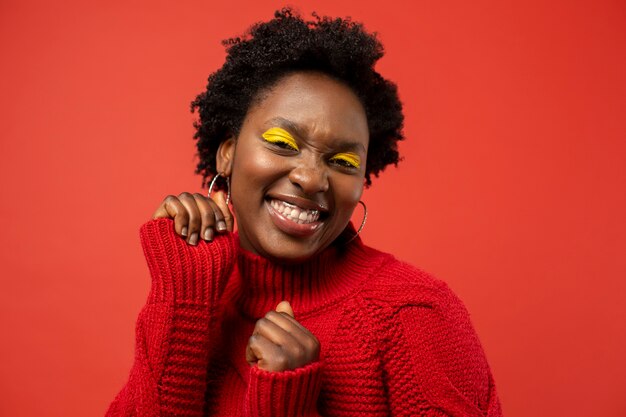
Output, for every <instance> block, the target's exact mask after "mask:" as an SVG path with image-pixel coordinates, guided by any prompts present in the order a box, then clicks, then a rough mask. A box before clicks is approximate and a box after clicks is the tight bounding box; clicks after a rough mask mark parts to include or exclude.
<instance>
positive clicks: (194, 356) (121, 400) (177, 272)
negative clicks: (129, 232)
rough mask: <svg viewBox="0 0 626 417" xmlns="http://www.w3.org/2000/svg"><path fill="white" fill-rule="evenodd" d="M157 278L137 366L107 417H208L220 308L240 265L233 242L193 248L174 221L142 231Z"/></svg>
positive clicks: (139, 328)
mask: <svg viewBox="0 0 626 417" xmlns="http://www.w3.org/2000/svg"><path fill="white" fill-rule="evenodd" d="M140 237H141V244H142V247H143V251H144V255H145V257H146V261H147V263H148V268H149V271H150V275H151V278H152V286H151V290H150V294H149V296H148V300H147V303H146V305H145V306H144V307H143V309H142V310H141V312H140V314H139V317H138V319H137V325H136V345H135V361H134V364H133V367H132V369H131V371H130V376H129V378H128V382H127V383H126V385H125V386H124V387H123V388H122V390H121V391H120V393H119V394H118V395H117V397H116V398H115V400H114V401H113V403H112V404H111V406H110V407H109V410H108V412H107V416H109V417H114V416H116V417H117V416H137V417H147V416H168V415H177V416H201V415H202V409H203V405H204V394H205V391H206V381H207V375H206V373H207V368H208V363H209V359H210V356H211V349H212V346H213V345H214V344H215V343H214V339H215V338H216V337H217V332H218V330H219V320H218V318H217V317H216V315H217V312H218V300H219V297H220V295H221V294H222V292H223V290H224V288H225V286H226V282H227V279H228V277H229V275H230V272H231V269H232V267H233V265H234V259H235V253H236V246H235V243H234V238H233V236H232V235H231V234H228V235H219V236H218V237H217V238H216V239H215V240H214V241H213V242H210V243H207V242H200V243H199V244H198V245H197V246H190V245H188V244H187V243H186V242H185V241H184V240H183V239H182V238H181V237H179V236H178V235H176V233H175V231H174V225H173V221H172V220H169V219H157V220H152V221H149V222H148V223H146V224H144V225H143V226H142V227H141V230H140Z"/></svg>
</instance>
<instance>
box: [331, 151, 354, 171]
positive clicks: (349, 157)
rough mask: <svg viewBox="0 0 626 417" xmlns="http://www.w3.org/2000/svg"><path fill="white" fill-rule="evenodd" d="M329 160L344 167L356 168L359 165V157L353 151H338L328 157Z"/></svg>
mask: <svg viewBox="0 0 626 417" xmlns="http://www.w3.org/2000/svg"><path fill="white" fill-rule="evenodd" d="M330 162H331V163H333V164H336V165H339V166H342V167H345V168H353V169H358V168H360V167H361V158H359V156H358V155H357V154H355V153H352V152H344V153H338V154H336V155H334V156H333V157H332V158H330Z"/></svg>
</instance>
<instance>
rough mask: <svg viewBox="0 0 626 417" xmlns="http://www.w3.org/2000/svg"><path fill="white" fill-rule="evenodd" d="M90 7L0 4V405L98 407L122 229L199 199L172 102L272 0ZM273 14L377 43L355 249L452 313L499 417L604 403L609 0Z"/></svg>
mask: <svg viewBox="0 0 626 417" xmlns="http://www.w3.org/2000/svg"><path fill="white" fill-rule="evenodd" d="M93 3H94V4H88V2H85V1H63V2H40V3H39V2H34V1H18V0H4V1H2V2H0V53H1V65H0V91H1V94H0V136H1V148H0V161H1V162H0V184H1V195H2V203H1V204H0V216H1V219H2V225H1V227H2V230H1V232H0V259H1V265H2V269H1V272H0V275H1V279H2V283H1V286H2V289H1V290H0V321H1V323H0V329H2V336H1V338H2V342H0V415H3V416H38V415H47V416H53V417H54V416H64V417H71V416H86V415H102V414H103V413H104V411H105V409H106V407H107V405H108V403H109V402H110V401H111V399H112V398H113V397H114V395H115V394H116V392H117V391H118V390H119V389H120V387H121V386H122V384H123V383H124V381H125V379H126V377H127V374H128V370H129V369H130V365H131V361H132V355H133V345H134V341H133V331H134V321H135V318H136V315H137V313H138V311H139V309H140V307H141V305H142V303H143V302H144V300H145V297H146V295H147V291H148V285H149V280H148V274H147V268H146V267H145V265H144V260H143V257H142V253H141V249H140V247H139V243H138V237H137V231H138V228H139V226H140V225H141V223H143V222H144V221H145V220H147V219H148V218H149V216H150V215H151V213H152V212H153V210H154V208H155V207H156V205H157V204H158V203H159V202H160V201H161V199H162V198H163V197H164V196H165V195H166V194H169V193H179V192H181V191H183V190H188V191H197V190H199V186H200V179H199V178H198V177H196V176H194V175H193V169H194V142H193V141H192V139H191V136H192V120H193V116H192V115H191V114H190V113H189V102H190V101H191V99H192V98H193V97H194V96H195V94H196V93H197V92H199V91H200V90H201V89H202V88H203V86H204V85H205V81H206V77H207V76H208V74H209V73H210V72H211V71H213V70H215V69H216V68H217V67H218V66H219V65H220V64H221V62H222V60H223V57H224V53H223V49H222V47H221V45H220V43H219V41H220V40H221V39H223V38H226V37H229V36H232V35H237V34H239V33H241V32H242V31H243V30H244V29H245V28H246V27H247V26H248V25H249V24H250V23H252V22H254V21H257V20H261V19H267V18H270V17H271V15H272V12H273V10H275V9H276V8H278V7H280V6H281V5H282V4H283V3H282V2H277V1H265V2H262V4H260V3H261V2H255V1H245V2H244V1H237V0H233V1H229V2H210V1H193V2H192V1H185V2H171V1H133V2H127V1H124V2H123V1H111V2H107V3H106V4H105V3H104V2H93ZM95 3H101V4H98V5H96V4H95ZM295 4H296V5H297V6H298V7H300V9H301V10H302V11H303V12H310V11H311V10H313V9H315V10H317V11H318V12H320V13H321V14H330V15H339V16H345V15H351V16H353V18H354V19H355V20H359V21H363V22H365V23H366V26H367V28H368V29H369V30H372V31H377V32H379V33H380V38H381V39H382V41H383V42H384V44H385V46H386V50H387V56H386V57H385V58H384V59H383V60H382V62H381V63H380V65H379V70H380V71H381V72H382V73H383V74H384V75H385V76H387V77H389V78H390V79H392V80H394V81H395V82H397V84H398V86H399V89H400V94H401V98H402V100H403V102H404V104H405V108H406V137H407V140H406V142H405V143H403V144H402V147H401V151H402V153H403V154H404V161H403V162H402V164H401V165H400V166H399V167H398V169H389V170H388V171H387V172H385V173H384V174H383V176H382V177H381V178H380V179H378V180H376V181H375V183H374V185H373V187H372V188H371V189H370V190H369V191H367V193H366V195H365V201H366V202H367V204H368V207H369V210H370V216H369V222H368V224H367V226H366V229H365V231H364V234H365V239H366V241H367V242H369V243H370V244H371V245H373V246H375V247H378V248H381V249H384V250H386V251H390V252H392V253H394V254H396V255H397V256H398V257H400V258H403V259H405V260H408V261H410V262H412V263H414V264H416V265H418V266H420V267H421V268H423V269H425V270H427V271H429V272H431V273H433V274H435V275H436V276H438V277H440V278H442V279H444V280H446V281H447V282H449V283H450V285H451V286H452V287H453V288H454V289H455V290H456V292H457V293H458V294H459V295H460V296H461V298H462V299H463V300H464V301H465V302H466V304H467V306H468V308H469V310H470V312H471V314H472V317H473V320H474V323H475V326H476V328H477V331H478V333H479V335H480V337H481V339H482V342H483V345H484V348H485V350H486V352H487V355H488V358H489V361H490V363H491V366H492V368H493V373H494V375H495V378H496V381H497V384H498V388H499V392H500V395H501V400H502V403H503V407H504V410H505V413H506V415H507V416H510V417H515V416H520V417H521V416H571V417H574V416H592V415H594V416H595V415H602V416H616V417H617V416H624V415H626V397H625V396H624V387H626V359H625V357H624V352H626V331H625V328H624V323H625V322H626V306H625V302H624V299H625V298H626V221H625V216H624V213H626V192H625V189H626V187H625V185H626V169H625V167H626V118H625V117H624V114H625V110H626V77H625V74H626V53H625V52H626V24H625V22H626V6H625V5H624V3H623V2H621V1H615V0H613V1H610V0H588V1H571V0H568V1H561V0H559V1H551V2H545V1H540V0H531V1H528V0H526V1H516V2H500V1H472V2H468V1H462V0H454V1H452V0H450V1H448V0H446V1H415V2H406V3H405V2H397V3H396V4H394V3H393V2H383V3H381V2H363V1H353V0H318V1H303V2H295Z"/></svg>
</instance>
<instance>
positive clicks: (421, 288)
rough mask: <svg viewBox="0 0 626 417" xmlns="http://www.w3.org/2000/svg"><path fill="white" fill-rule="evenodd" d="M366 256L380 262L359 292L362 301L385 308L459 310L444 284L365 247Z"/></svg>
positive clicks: (391, 256) (387, 255) (458, 302)
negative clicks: (407, 307)
mask: <svg viewBox="0 0 626 417" xmlns="http://www.w3.org/2000/svg"><path fill="white" fill-rule="evenodd" d="M365 250H367V251H369V256H370V257H372V258H378V259H380V261H379V263H378V268H377V269H376V271H373V273H372V275H371V276H370V279H369V280H368V281H367V282H366V283H365V285H364V288H363V293H362V295H363V297H364V298H366V299H367V300H371V301H372V302H374V303H384V304H386V305H388V306H389V307H402V306H424V307H428V306H430V307H435V306H438V307H444V306H446V305H448V306H453V305H456V306H459V305H461V306H462V303H461V300H460V299H459V298H458V297H457V296H456V294H455V293H454V292H453V291H452V289H450V287H449V286H448V284H446V283H445V282H444V281H442V280H440V279H438V278H436V277H434V276H433V275H431V274H430V273H428V272H426V271H424V270H422V269H420V268H418V267H415V266H413V265H411V264H409V263H407V262H404V261H401V260H399V259H397V258H395V257H394V256H393V255H390V254H387V253H384V252H381V251H378V250H376V249H373V248H370V247H365Z"/></svg>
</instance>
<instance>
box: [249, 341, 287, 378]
mask: <svg viewBox="0 0 626 417" xmlns="http://www.w3.org/2000/svg"><path fill="white" fill-rule="evenodd" d="M246 361H247V362H248V363H249V364H250V365H251V366H253V365H257V366H258V367H259V368H261V369H264V370H266V371H284V370H285V369H287V368H288V366H289V363H288V360H287V357H286V356H285V355H284V352H282V350H281V348H280V347H279V346H276V345H275V344H274V343H272V342H270V341H269V340H268V339H267V338H265V337H263V336H262V335H260V334H253V335H252V336H250V339H249V340H248V346H246Z"/></svg>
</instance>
